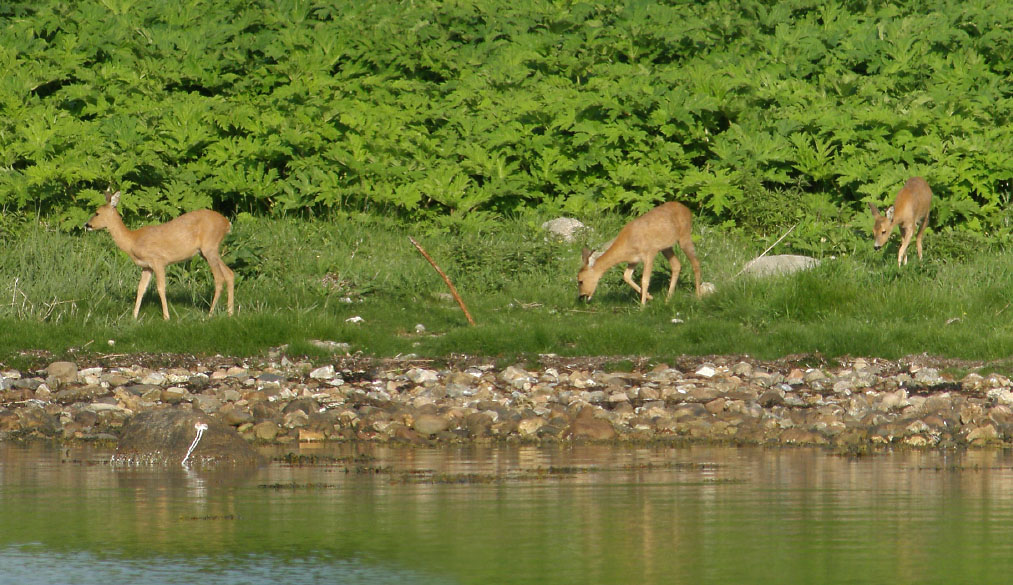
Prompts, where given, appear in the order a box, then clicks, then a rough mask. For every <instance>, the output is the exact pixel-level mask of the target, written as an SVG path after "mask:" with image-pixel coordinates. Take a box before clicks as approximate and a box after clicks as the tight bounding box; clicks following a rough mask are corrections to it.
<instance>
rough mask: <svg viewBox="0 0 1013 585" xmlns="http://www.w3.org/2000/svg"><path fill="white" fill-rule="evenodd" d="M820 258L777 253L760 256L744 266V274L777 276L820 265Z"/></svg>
mask: <svg viewBox="0 0 1013 585" xmlns="http://www.w3.org/2000/svg"><path fill="white" fill-rule="evenodd" d="M819 263H820V261H819V260H817V259H815V258H810V257H809V256H796V255H794V254H775V255H773V256H760V257H759V258H754V259H752V260H750V261H749V262H747V263H746V265H745V266H743V267H742V271H741V273H742V274H749V275H752V276H776V275H781V274H791V273H793V272H798V271H799V270H809V269H810V268H813V267H815V266H818V265H819Z"/></svg>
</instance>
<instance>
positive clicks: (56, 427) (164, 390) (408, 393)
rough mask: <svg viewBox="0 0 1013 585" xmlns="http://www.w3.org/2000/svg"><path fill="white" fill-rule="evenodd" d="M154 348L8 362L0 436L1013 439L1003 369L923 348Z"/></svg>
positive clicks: (829, 442)
mask: <svg viewBox="0 0 1013 585" xmlns="http://www.w3.org/2000/svg"><path fill="white" fill-rule="evenodd" d="M149 358H150V356H149V357H145V356H108V357H105V358H98V359H94V360H90V361H86V360H82V363H81V364H80V365H79V364H76V363H73V362H53V363H52V364H50V365H49V366H48V367H47V368H46V369H44V370H39V371H18V370H4V371H2V372H0V397H2V398H0V440H20V439H44V440H55V441H60V442H78V441H81V442H88V441H107V442H113V443H115V442H118V440H119V438H120V434H119V433H120V430H121V429H122V428H123V425H124V424H125V423H126V422H127V421H128V420H130V418H131V417H133V416H134V415H136V414H139V413H141V412H147V411H154V410H159V409H164V408H176V409H184V410H188V409H189V410H194V411H199V412H201V413H204V414H205V415H207V416H210V417H213V418H214V419H216V420H218V421H220V422H222V423H224V424H225V425H228V426H229V427H232V428H234V429H235V430H236V431H237V432H238V433H239V435H240V436H242V437H243V438H244V439H245V440H246V441H247V442H249V443H253V444H293V443H298V444H302V443H314V442H323V441H374V442H397V443H408V444H420V445H427V444H444V443H464V442H472V441H474V442H496V441H506V442H529V443H538V442H544V443H566V442H588V441H591V442H611V443H616V444H624V443H630V444H634V443H649V442H721V443H732V444H749V445H809V446H822V447H827V448H831V449H836V450H841V451H844V452H850V453H863V452H867V451H868V450H870V449H874V448H880V447H892V446H902V447H909V448H946V447H964V446H969V447H1008V446H1010V443H1011V438H1013V385H1011V382H1010V380H1009V378H1007V377H1005V376H1003V375H1000V374H996V373H991V374H987V375H984V376H982V375H980V374H977V373H974V372H971V373H963V374H961V375H960V378H959V379H955V375H954V374H953V373H952V372H953V371H954V370H963V369H973V368H961V367H953V365H952V364H953V362H952V361H948V360H933V359H932V358H927V357H924V356H915V357H911V358H904V359H902V360H883V359H876V358H842V359H840V360H834V361H832V362H828V361H826V360H822V359H821V358H819V356H794V357H790V358H784V359H781V360H775V361H761V360H754V359H752V358H749V357H745V356H706V357H693V356H686V357H684V358H679V359H678V360H676V363H673V364H657V365H650V364H648V363H647V362H646V360H641V359H639V358H622V357H611V358H564V357H559V356H554V355H543V356H539V360H538V364H537V367H535V366H532V365H531V364H524V365H522V364H516V365H509V366H497V365H495V363H494V362H493V361H491V360H483V359H480V358H469V357H463V356H456V357H455V358H452V359H451V360H449V365H444V366H440V367H436V366H433V365H432V364H433V363H435V362H431V361H429V360H419V359H404V360H393V359H374V358H362V357H354V356H351V357H346V358H336V359H335V360H334V361H333V362H332V363H330V364H328V365H324V366H314V365H313V364H310V363H309V362H292V361H289V360H288V359H287V358H285V357H280V356H277V355H275V356H272V357H269V358H268V359H265V360H262V361H260V360H243V359H238V358H224V357H220V356H216V357H214V358H207V359H200V358H192V357H187V356H169V357H168V359H166V356H160V357H159V358H157V359H149ZM146 361H147V362H149V363H151V362H158V363H153V364H151V365H143V364H144V362H146ZM617 369H627V370H629V371H614V370H617Z"/></svg>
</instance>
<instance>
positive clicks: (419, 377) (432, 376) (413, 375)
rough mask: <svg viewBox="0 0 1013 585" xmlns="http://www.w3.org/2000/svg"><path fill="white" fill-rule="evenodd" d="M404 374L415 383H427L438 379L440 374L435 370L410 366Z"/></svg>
mask: <svg viewBox="0 0 1013 585" xmlns="http://www.w3.org/2000/svg"><path fill="white" fill-rule="evenodd" d="M405 376H407V377H408V379H409V380H411V381H412V382H413V383H415V384H427V383H430V382H437V381H439V379H440V375H439V374H438V373H436V372H435V371H433V370H426V369H422V368H412V369H410V370H408V371H407V372H405Z"/></svg>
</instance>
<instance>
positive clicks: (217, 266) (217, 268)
mask: <svg viewBox="0 0 1013 585" xmlns="http://www.w3.org/2000/svg"><path fill="white" fill-rule="evenodd" d="M200 253H201V256H204V259H205V260H207V262H208V268H210V269H211V276H213V277H214V278H215V294H214V296H213V297H211V309H210V310H209V311H208V315H209V316H210V315H211V314H213V313H214V312H215V305H217V304H218V297H220V296H221V294H222V284H224V281H225V275H224V274H222V268H221V264H222V259H221V258H219V257H218V255H217V254H212V253H211V251H210V250H208V251H205V250H201V252H200Z"/></svg>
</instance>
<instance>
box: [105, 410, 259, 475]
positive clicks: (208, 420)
mask: <svg viewBox="0 0 1013 585" xmlns="http://www.w3.org/2000/svg"><path fill="white" fill-rule="evenodd" d="M201 424H203V425H207V429H206V430H204V431H203V433H202V434H201V438H200V441H198V442H197V444H196V445H195V446H194V449H193V452H192V453H190V457H189V459H188V460H187V461H188V462H189V463H190V464H192V465H201V464H238V465H249V464H254V463H256V462H257V460H258V455H257V453H256V452H255V451H254V450H253V448H252V447H250V445H249V443H247V442H246V441H244V440H243V438H242V437H240V436H239V433H237V432H236V430H235V429H234V428H232V427H230V426H227V425H225V424H224V423H222V422H220V421H218V420H216V419H214V418H212V417H210V416H207V415H205V414H202V413H200V412H197V411H194V410H183V409H175V408H165V409H160V410H151V411H147V412H142V413H140V414H138V415H136V416H134V417H132V418H131V419H130V421H129V422H128V423H127V424H125V425H124V426H123V429H122V432H121V436H120V441H119V446H118V447H117V449H116V455H115V456H114V460H115V461H116V462H118V463H142V464H144V463H153V464H178V463H182V461H183V458H184V457H186V455H187V451H188V450H189V448H190V446H191V445H192V444H193V443H194V440H195V438H196V436H197V425H201Z"/></svg>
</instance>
